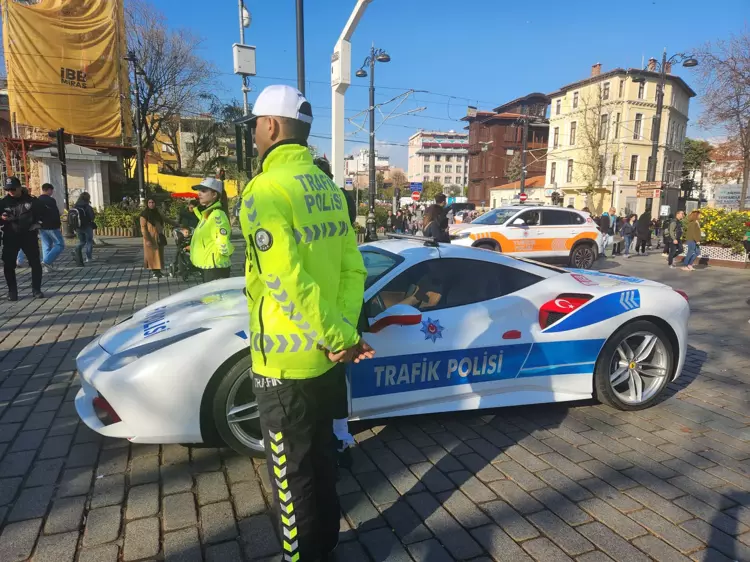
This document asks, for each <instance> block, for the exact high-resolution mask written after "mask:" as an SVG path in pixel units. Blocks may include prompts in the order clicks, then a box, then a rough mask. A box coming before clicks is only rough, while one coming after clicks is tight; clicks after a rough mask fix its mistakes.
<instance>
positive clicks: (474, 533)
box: [0, 242, 750, 562]
mask: <svg viewBox="0 0 750 562" xmlns="http://www.w3.org/2000/svg"><path fill="white" fill-rule="evenodd" d="M113 244H114V245H112V246H108V247H106V248H97V252H96V255H97V261H96V263H95V264H93V265H92V266H90V267H87V268H85V269H83V270H81V269H78V268H72V267H70V265H71V264H70V258H69V257H67V256H66V257H64V259H63V260H62V266H63V267H62V268H61V271H59V272H57V273H56V274H54V275H52V276H50V278H49V279H47V280H45V291H46V292H47V294H48V297H49V298H48V299H46V300H31V299H30V298H29V295H28V292H25V293H23V294H22V297H23V298H22V300H21V301H20V302H18V303H14V304H12V305H10V304H8V303H3V304H0V561H2V562H13V561H22V560H26V559H29V558H31V559H33V560H35V561H54V562H69V561H78V562H110V561H116V560H117V561H119V560H124V561H135V560H169V561H178V560H179V561H191V562H192V561H196V562H197V561H201V560H205V561H211V562H214V561H216V562H218V561H222V562H224V561H226V562H229V561H234V560H271V559H273V558H271V557H272V556H273V555H275V554H277V553H278V551H279V543H278V540H277V538H276V536H275V533H274V530H273V525H272V520H271V518H270V516H269V512H268V508H267V506H268V486H267V484H268V483H267V476H266V471H265V467H264V466H263V464H262V463H260V462H259V461H251V460H249V459H245V458H240V457H238V456H236V455H234V454H233V453H232V452H231V451H228V450H225V449H221V450H216V449H206V448H196V447H190V448H188V447H183V446H180V445H167V446H162V447H159V446H143V445H140V446H139V445H131V444H129V443H128V442H126V441H115V440H106V439H102V438H100V437H99V436H98V435H96V434H94V433H92V432H91V431H89V430H88V429H87V428H86V427H85V426H84V425H83V424H82V423H80V422H79V420H78V418H77V417H76V414H75V410H74V407H73V402H72V401H73V398H74V396H75V394H76V392H77V390H78V387H77V382H76V380H75V374H74V369H75V363H74V359H75V356H76V354H77V353H78V352H79V351H80V350H81V349H82V348H83V347H84V346H85V345H86V344H87V343H88V342H89V341H90V340H91V339H92V338H93V337H95V336H96V335H97V334H100V333H102V332H104V331H105V330H107V329H108V328H109V327H111V326H112V325H114V324H115V323H117V322H118V321H119V320H121V319H124V318H126V317H127V316H129V315H131V314H132V312H133V311H134V310H137V309H139V308H141V307H143V306H145V305H146V304H149V303H152V302H154V301H156V300H158V299H160V298H162V297H164V296H166V295H168V294H170V293H173V292H175V291H179V290H181V289H183V288H184V287H185V285H184V284H183V283H176V282H174V281H173V280H162V281H158V282H157V281H154V280H151V279H149V278H148V276H147V275H146V274H145V272H143V271H142V269H141V268H140V260H141V258H140V256H141V253H140V249H139V247H138V245H137V242H136V243H135V244H133V243H132V242H117V243H113ZM238 257H239V258H241V252H238ZM602 267H604V268H612V270H613V271H617V272H627V273H631V274H634V275H642V276H645V277H649V278H653V279H657V280H661V281H666V282H668V283H670V284H673V285H674V286H676V287H677V288H683V289H685V290H687V292H688V293H689V294H690V296H691V304H692V307H693V316H692V320H691V328H692V334H691V339H690V349H689V352H688V363H687V366H686V368H685V371H684V372H683V375H682V377H681V378H680V379H679V380H678V381H677V382H676V383H672V384H671V385H670V397H669V398H668V399H667V400H666V401H665V402H663V403H662V404H660V405H659V406H657V407H654V408H652V409H650V410H647V411H644V412H637V413H623V412H619V411H614V410H611V409H609V408H606V407H603V406H601V405H596V404H591V403H587V404H568V405H565V404H558V405H546V406H533V407H519V408H512V409H503V410H494V411H482V412H476V413H474V412H467V413H462V414H459V415H450V416H423V417H415V418H407V419H403V420H398V421H393V422H390V423H387V425H382V426H381V425H378V426H371V425H370V426H364V425H362V426H359V427H358V428H356V429H357V431H358V434H357V440H358V442H359V447H358V448H357V449H355V450H354V457H355V464H354V468H353V470H352V471H351V473H348V472H345V473H344V474H343V478H342V480H341V481H340V484H339V492H340V496H341V503H342V509H343V516H342V523H341V528H342V534H341V544H340V547H339V549H338V559H339V560H341V561H347V562H350V561H351V562H356V561H360V560H362V561H385V560H388V561H416V562H423V561H424V562H443V561H449V560H470V561H473V562H480V561H488V560H513V561H514V562H520V561H522V560H541V561H557V560H571V559H575V560H578V561H581V562H594V561H602V560H617V561H638V560H650V559H654V560H670V561H672V560H675V561H676V560H689V559H692V560H712V561H713V560H715V561H718V560H750V358H748V353H747V350H748V347H749V345H750V326H749V325H748V324H747V319H748V317H750V307H748V305H747V303H746V302H745V299H746V298H747V286H748V281H749V280H750V272H742V271H734V270H727V269H720V268H711V269H707V270H703V271H695V272H693V273H685V272H681V271H674V270H673V271H670V270H668V269H667V268H666V265H665V264H664V261H663V259H662V258H661V257H660V256H656V255H652V256H649V257H647V258H633V259H631V260H629V261H625V260H622V261H619V262H615V261H611V260H610V261H607V262H606V263H604V264H602ZM237 270H238V271H239V270H240V269H239V268H238V269H237ZM21 283H22V284H24V283H26V284H28V271H26V272H24V273H23V274H22V276H21Z"/></svg>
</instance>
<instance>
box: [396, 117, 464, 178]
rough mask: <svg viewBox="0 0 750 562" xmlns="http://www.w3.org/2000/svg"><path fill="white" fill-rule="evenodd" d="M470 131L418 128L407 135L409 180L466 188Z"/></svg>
mask: <svg viewBox="0 0 750 562" xmlns="http://www.w3.org/2000/svg"><path fill="white" fill-rule="evenodd" d="M468 140H469V134H468V133H457V132H455V131H448V132H440V131H419V132H417V133H415V134H413V135H412V136H411V137H409V164H408V179H409V181H410V182H427V181H435V182H438V183H440V184H443V185H444V186H448V185H457V186H459V187H461V188H465V187H466V184H467V180H468V174H467V170H466V166H467V158H468V149H469V144H468Z"/></svg>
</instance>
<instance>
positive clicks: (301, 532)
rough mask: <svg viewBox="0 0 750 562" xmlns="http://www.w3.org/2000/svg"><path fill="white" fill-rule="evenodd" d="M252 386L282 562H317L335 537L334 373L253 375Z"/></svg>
mask: <svg viewBox="0 0 750 562" xmlns="http://www.w3.org/2000/svg"><path fill="white" fill-rule="evenodd" d="M254 381H255V397H256V399H257V401H258V411H259V412H260V427H261V431H262V432H263V433H262V434H263V438H264V443H265V448H266V458H267V460H268V475H269V478H270V482H271V486H272V488H273V500H274V508H275V511H276V514H277V517H278V523H279V527H280V528H279V531H280V532H279V536H280V537H281V540H282V545H283V554H284V557H283V559H284V560H297V559H299V560H300V562H314V561H317V560H319V559H321V558H322V557H324V556H325V555H327V554H328V553H329V552H331V551H332V550H333V549H334V548H336V544H337V542H338V537H339V520H340V515H341V508H340V506H339V498H338V494H337V493H336V477H337V467H336V445H335V442H334V437H333V429H332V426H333V416H332V405H331V392H332V389H333V388H335V387H336V385H337V383H338V380H337V373H336V370H335V369H331V370H330V371H328V372H327V373H325V374H323V375H321V376H319V377H315V378H313V379H304V380H291V379H284V380H277V379H271V378H266V377H262V376H260V375H258V374H255V375H254Z"/></svg>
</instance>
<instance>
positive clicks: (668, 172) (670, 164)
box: [667, 162, 674, 184]
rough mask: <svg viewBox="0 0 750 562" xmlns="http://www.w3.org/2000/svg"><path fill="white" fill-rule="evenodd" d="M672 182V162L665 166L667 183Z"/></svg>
mask: <svg viewBox="0 0 750 562" xmlns="http://www.w3.org/2000/svg"><path fill="white" fill-rule="evenodd" d="M673 181H674V162H669V164H668V166H667V183H670V184H671V183H672V182H673Z"/></svg>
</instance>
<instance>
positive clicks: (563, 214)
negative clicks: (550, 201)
mask: <svg viewBox="0 0 750 562" xmlns="http://www.w3.org/2000/svg"><path fill="white" fill-rule="evenodd" d="M571 218H572V215H571V213H569V212H568V211H562V210H557V209H544V210H543V211H542V224H543V225H544V226H567V225H569V224H571Z"/></svg>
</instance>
